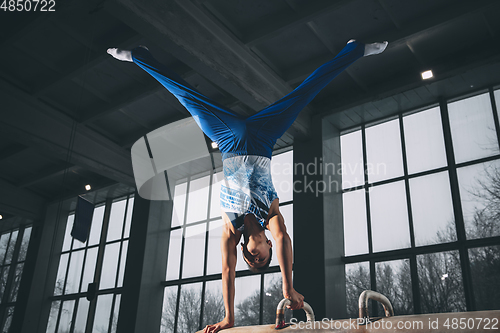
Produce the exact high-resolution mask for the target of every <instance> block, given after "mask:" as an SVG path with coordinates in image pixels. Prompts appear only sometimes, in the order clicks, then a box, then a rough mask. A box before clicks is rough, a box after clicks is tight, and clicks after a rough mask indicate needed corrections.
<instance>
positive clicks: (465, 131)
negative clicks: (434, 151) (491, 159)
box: [448, 93, 498, 163]
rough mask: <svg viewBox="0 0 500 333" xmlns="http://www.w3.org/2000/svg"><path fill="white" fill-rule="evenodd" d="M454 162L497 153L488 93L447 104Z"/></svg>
mask: <svg viewBox="0 0 500 333" xmlns="http://www.w3.org/2000/svg"><path fill="white" fill-rule="evenodd" d="M448 112H449V115H450V126H451V137H452V140H453V151H454V152H455V161H456V163H461V162H466V161H470V160H475V159H478V158H481V157H486V156H491V155H494V154H496V153H498V142H497V139H496V132H495V125H494V124H495V123H494V121H493V111H492V108H491V101H490V96H489V94H488V93H486V94H482V95H479V96H474V97H471V98H467V99H463V100H461V101H457V102H453V103H450V104H448Z"/></svg>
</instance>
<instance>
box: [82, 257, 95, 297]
mask: <svg viewBox="0 0 500 333" xmlns="http://www.w3.org/2000/svg"><path fill="white" fill-rule="evenodd" d="M96 262H97V247H93V248H90V249H88V250H87V258H85V268H84V270H83V279H82V292H86V291H87V289H88V285H89V283H92V282H94V275H95V265H96Z"/></svg>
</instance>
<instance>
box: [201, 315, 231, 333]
mask: <svg viewBox="0 0 500 333" xmlns="http://www.w3.org/2000/svg"><path fill="white" fill-rule="evenodd" d="M233 325H234V323H232V322H230V321H229V320H227V319H226V318H224V320H222V321H221V322H218V323H217V324H213V325H207V326H205V328H204V329H203V333H216V332H219V331H220V330H223V329H226V328H231V327H233Z"/></svg>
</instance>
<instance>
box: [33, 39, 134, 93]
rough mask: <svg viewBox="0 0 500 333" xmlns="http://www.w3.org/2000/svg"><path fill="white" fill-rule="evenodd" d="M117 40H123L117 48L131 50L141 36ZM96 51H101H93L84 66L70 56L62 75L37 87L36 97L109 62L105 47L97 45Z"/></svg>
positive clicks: (35, 90) (73, 56)
mask: <svg viewBox="0 0 500 333" xmlns="http://www.w3.org/2000/svg"><path fill="white" fill-rule="evenodd" d="M117 40H121V42H118V43H117V45H116V46H117V47H120V48H129V47H131V46H132V45H136V44H137V42H139V40H140V36H138V35H137V34H135V33H134V34H131V33H128V34H124V35H123V36H121V38H117ZM94 49H95V50H99V51H92V53H91V54H90V56H89V57H88V61H86V62H85V63H84V64H82V62H81V61H75V55H70V56H69V57H68V59H67V61H65V64H64V65H63V66H61V67H63V68H64V70H63V71H62V73H60V74H59V75H56V76H54V77H52V78H50V79H48V80H47V81H45V82H44V83H42V84H40V85H39V86H38V87H36V88H35V89H34V91H33V94H34V96H42V95H43V94H45V93H46V92H47V91H48V90H50V89H51V88H53V87H55V86H57V85H59V84H61V83H62V82H65V81H68V80H71V79H72V78H74V77H76V76H78V75H81V74H83V73H84V72H85V71H87V70H88V69H89V68H93V67H95V66H97V65H99V64H101V63H103V62H104V61H107V60H109V54H107V53H106V52H103V50H104V46H103V45H95V46H94ZM87 51H88V50H87ZM80 59H82V57H80Z"/></svg>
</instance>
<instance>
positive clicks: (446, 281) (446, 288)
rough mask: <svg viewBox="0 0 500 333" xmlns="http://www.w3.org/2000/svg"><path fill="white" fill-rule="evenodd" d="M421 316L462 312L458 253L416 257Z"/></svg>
mask: <svg viewBox="0 0 500 333" xmlns="http://www.w3.org/2000/svg"><path fill="white" fill-rule="evenodd" d="M417 265H418V281H419V286H420V303H421V307H422V313H439V312H460V311H465V310H466V307H465V296H464V288H463V284H462V269H461V268H460V258H459V254H458V251H450V252H440V253H431V254H424V255H419V256H417Z"/></svg>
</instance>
